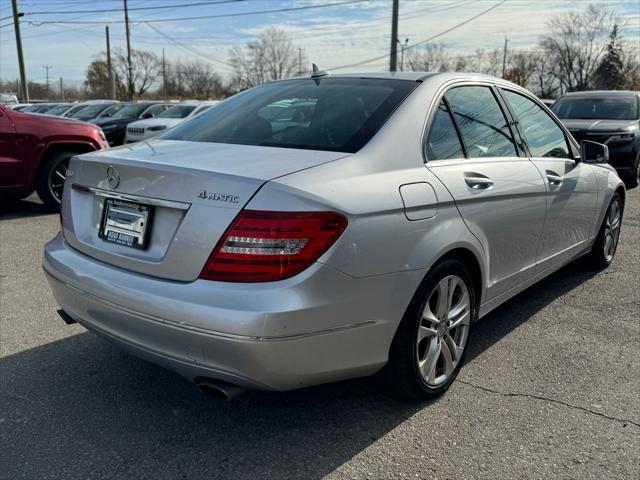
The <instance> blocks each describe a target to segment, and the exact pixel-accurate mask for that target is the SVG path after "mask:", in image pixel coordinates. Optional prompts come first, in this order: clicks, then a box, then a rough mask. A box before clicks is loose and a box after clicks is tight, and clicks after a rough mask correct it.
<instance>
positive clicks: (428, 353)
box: [385, 259, 477, 400]
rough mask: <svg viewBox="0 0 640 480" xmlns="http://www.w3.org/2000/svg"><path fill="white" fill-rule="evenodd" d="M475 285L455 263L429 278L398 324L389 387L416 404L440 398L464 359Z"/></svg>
mask: <svg viewBox="0 0 640 480" xmlns="http://www.w3.org/2000/svg"><path fill="white" fill-rule="evenodd" d="M476 311H477V309H476V298H475V293H474V289H473V282H472V280H471V276H470V275H469V272H468V270H467V268H466V267H465V266H464V264H463V263H461V262H459V261H458V260H453V259H450V260H444V261H443V262H441V263H439V264H437V265H436V266H435V267H434V268H433V269H432V270H431V271H430V272H429V274H428V275H427V277H426V278H425V280H424V281H423V283H422V285H421V287H420V289H419V290H418V292H417V293H416V297H415V298H414V300H413V301H412V305H411V306H410V307H409V309H408V310H407V313H406V314H405V317H404V318H403V320H402V322H401V323H400V327H399V328H398V332H397V333H396V337H395V338H394V341H393V344H392V346H391V351H390V354H389V363H388V365H387V366H386V367H385V373H386V374H387V380H388V382H389V384H390V386H391V387H392V388H393V389H394V390H395V391H396V392H397V393H399V394H401V395H402V396H404V397H408V398H411V399H416V400H423V399H428V398H433V397H436V396H438V395H441V394H442V393H444V392H445V391H446V390H447V389H448V388H449V386H450V385H451V383H453V381H454V380H455V378H456V376H457V375H458V372H459V371H460V368H461V367H462V364H463V363H464V359H465V355H466V347H467V343H468V339H469V333H470V329H471V324H472V323H473V320H475V315H476Z"/></svg>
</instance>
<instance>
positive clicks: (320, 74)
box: [311, 63, 330, 83]
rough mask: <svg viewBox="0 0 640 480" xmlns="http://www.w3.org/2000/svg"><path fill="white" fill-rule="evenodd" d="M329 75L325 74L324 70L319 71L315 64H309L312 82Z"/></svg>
mask: <svg viewBox="0 0 640 480" xmlns="http://www.w3.org/2000/svg"><path fill="white" fill-rule="evenodd" d="M329 75H330V73H329V72H327V71H326V70H320V69H319V68H318V65H316V64H315V63H312V64H311V78H313V79H314V80H315V79H320V78H322V77H328V76H329ZM316 83H317V82H316Z"/></svg>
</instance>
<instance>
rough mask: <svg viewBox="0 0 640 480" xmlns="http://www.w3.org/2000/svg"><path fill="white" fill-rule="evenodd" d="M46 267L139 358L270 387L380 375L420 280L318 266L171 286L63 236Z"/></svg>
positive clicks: (72, 304) (72, 310) (75, 312)
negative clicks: (281, 274) (292, 273)
mask: <svg viewBox="0 0 640 480" xmlns="http://www.w3.org/2000/svg"><path fill="white" fill-rule="evenodd" d="M43 267H44V269H45V272H46V273H47V279H48V280H49V283H50V285H51V289H52V291H53V294H54V297H55V299H56V301H57V302H58V303H59V304H60V306H61V307H62V308H63V309H64V310H65V312H67V313H68V314H69V315H70V316H71V317H73V318H74V319H75V320H76V321H78V322H79V323H80V324H82V325H84V326H85V327H87V328H88V329H90V330H92V331H94V332H96V333H98V334H101V335H103V336H105V337H107V338H109V339H110V340H112V341H114V342H115V343H117V344H119V345H120V346H122V347H124V348H125V349H127V350H128V351H130V352H131V353H133V354H134V355H137V356H140V357H142V358H145V359H147V360H149V361H151V362H153V363H156V364H159V365H161V366H164V367H166V368H168V369H171V370H174V371H176V372H177V373H179V374H181V375H182V376H184V377H186V378H187V379H189V380H192V381H193V380H194V379H196V378H197V377H209V378H214V379H219V380H224V381H227V382H230V383H233V384H236V385H240V386H243V387H249V388H260V389H273V390H289V389H294V388H299V387H303V386H307V385H313V384H319V383H325V382H331V381H336V380H341V379H346V378H352V377H358V376H364V375H368V374H372V373H374V372H375V371H377V370H378V369H380V368H381V367H382V366H383V365H384V364H385V363H386V361H387V354H388V351H389V346H390V344H391V341H392V339H393V335H394V334H395V330H396V328H397V325H398V322H399V321H400V319H401V317H402V315H403V313H404V309H405V308H406V306H407V305H408V303H409V300H410V297H411V295H412V293H413V291H415V288H417V285H418V283H419V282H420V280H421V279H422V277H423V275H424V271H413V272H404V273H396V274H389V275H382V276H378V277H371V278H366V279H355V278H352V277H349V276H347V275H344V274H342V273H340V272H337V271H336V270H333V269H331V268H329V267H326V266H323V265H321V264H316V265H314V266H312V267H310V268H309V269H308V270H307V271H305V272H303V273H302V274H300V275H298V276H296V277H293V278H291V279H288V280H285V281H282V282H273V283H263V284H253V285H251V284H226V283H221V282H208V281H201V280H198V281H195V282H190V283H182V282H169V281H164V280H160V279H155V278H152V277H148V276H144V275H138V274H135V273H132V272H127V271H125V270H122V269H119V268H116V267H112V266H109V265H106V264H103V263H101V262H97V261H95V260H93V259H91V258H89V257H87V256H85V255H83V254H81V253H79V252H77V251H75V250H73V249H72V248H71V247H69V246H68V245H67V244H66V243H65V242H64V240H63V239H62V238H61V237H60V236H58V237H56V238H55V239H54V240H52V241H51V242H50V243H49V244H47V246H46V248H45V256H44V261H43ZM414 282H415V285H414ZM414 286H415V288H413V287H414Z"/></svg>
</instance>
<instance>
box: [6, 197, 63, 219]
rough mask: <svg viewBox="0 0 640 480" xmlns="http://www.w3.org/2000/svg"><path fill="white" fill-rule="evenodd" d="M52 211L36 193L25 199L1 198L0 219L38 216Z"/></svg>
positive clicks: (49, 213)
mask: <svg viewBox="0 0 640 480" xmlns="http://www.w3.org/2000/svg"><path fill="white" fill-rule="evenodd" d="M52 213H53V212H52V211H51V210H49V209H47V208H46V207H45V206H44V204H43V203H42V202H41V201H40V200H39V199H38V197H36V196H35V195H31V196H30V197H28V198H25V199H24V200H13V199H7V198H0V220H12V219H14V218H29V217H37V216H40V215H51V214H52Z"/></svg>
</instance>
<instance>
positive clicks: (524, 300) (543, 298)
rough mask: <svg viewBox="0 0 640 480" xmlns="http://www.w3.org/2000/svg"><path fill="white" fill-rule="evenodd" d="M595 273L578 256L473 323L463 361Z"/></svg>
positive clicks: (595, 272)
mask: <svg viewBox="0 0 640 480" xmlns="http://www.w3.org/2000/svg"><path fill="white" fill-rule="evenodd" d="M597 274H598V270H594V269H593V268H591V267H590V266H589V265H588V264H587V262H586V260H585V259H578V260H576V261H574V262H573V263H570V264H569V265H567V266H565V267H563V268H561V269H560V270H558V271H557V272H554V273H552V274H551V275H549V276H548V277H546V278H545V279H543V280H542V281H540V282H538V283H536V284H535V285H533V286H531V287H529V288H528V289H526V290H525V291H523V292H522V293H520V294H518V295H516V296H515V297H513V298H512V299H511V300H509V301H507V302H506V303H504V304H503V305H501V306H500V307H498V308H497V309H495V310H494V311H492V312H491V313H489V314H488V315H487V316H485V317H484V318H483V319H482V320H480V322H479V323H478V324H477V325H476V327H475V328H474V330H473V333H472V338H471V339H470V340H471V342H470V344H469V349H468V351H467V360H466V361H467V362H471V361H473V359H474V358H476V357H477V356H478V355H480V354H481V353H482V352H484V351H485V350H486V349H487V348H489V347H490V346H491V345H493V344H494V343H496V342H498V341H499V340H500V339H501V338H504V337H505V336H507V335H508V334H509V333H510V332H512V331H513V330H515V329H516V328H518V327H519V326H520V325H521V324H523V323H524V322H526V321H527V320H529V318H531V317H532V316H533V315H534V314H536V313H537V312H538V311H540V310H541V309H543V308H544V307H545V306H547V305H548V304H549V303H551V302H552V301H554V300H556V299H557V298H559V297H561V296H563V295H564V294H565V293H567V292H569V291H571V290H573V289H574V288H576V287H577V286H579V285H581V284H583V283H584V282H586V281H587V280H589V279H590V278H592V277H594V276H595V275H597Z"/></svg>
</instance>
